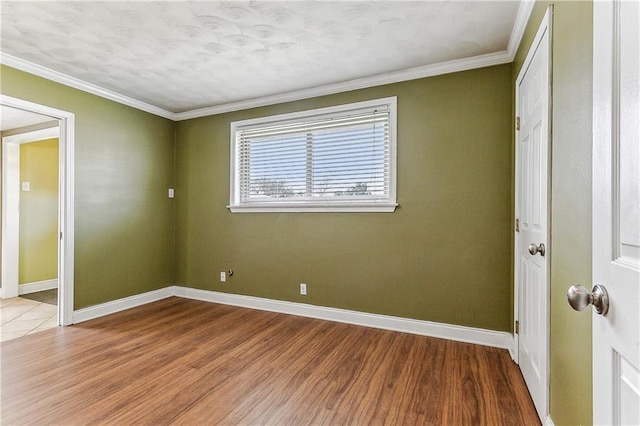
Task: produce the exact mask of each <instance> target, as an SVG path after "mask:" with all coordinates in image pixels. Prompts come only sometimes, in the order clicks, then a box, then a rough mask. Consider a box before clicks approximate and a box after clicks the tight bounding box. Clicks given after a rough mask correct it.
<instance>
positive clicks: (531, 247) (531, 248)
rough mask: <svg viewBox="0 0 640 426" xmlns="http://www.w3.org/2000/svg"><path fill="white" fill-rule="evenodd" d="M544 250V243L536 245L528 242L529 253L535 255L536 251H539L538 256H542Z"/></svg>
mask: <svg viewBox="0 0 640 426" xmlns="http://www.w3.org/2000/svg"><path fill="white" fill-rule="evenodd" d="M545 252H546V249H545V248H544V244H542V243H540V245H539V246H537V245H536V244H535V243H531V244H529V253H531V254H532V255H533V256H535V255H536V253H540V256H542V257H544V253H545Z"/></svg>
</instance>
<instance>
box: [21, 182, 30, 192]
mask: <svg viewBox="0 0 640 426" xmlns="http://www.w3.org/2000/svg"><path fill="white" fill-rule="evenodd" d="M22 190H23V191H24V192H28V191H31V182H22Z"/></svg>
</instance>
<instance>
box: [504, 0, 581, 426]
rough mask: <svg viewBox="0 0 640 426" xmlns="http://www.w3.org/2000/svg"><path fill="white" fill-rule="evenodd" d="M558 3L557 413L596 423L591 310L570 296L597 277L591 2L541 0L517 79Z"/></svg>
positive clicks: (554, 199)
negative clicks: (593, 253)
mask: <svg viewBox="0 0 640 426" xmlns="http://www.w3.org/2000/svg"><path fill="white" fill-rule="evenodd" d="M549 5H553V7H554V9H553V32H552V37H553V38H552V44H553V47H552V49H553V53H552V63H553V65H552V66H553V68H552V73H553V89H552V101H553V103H552V105H553V106H552V108H553V112H552V120H553V124H552V126H553V136H552V141H551V152H552V153H551V155H552V160H551V314H550V315H551V317H550V326H551V330H550V332H551V342H550V345H551V360H550V361H551V363H550V388H551V389H550V402H551V418H552V420H553V421H554V423H555V424H556V425H568V424H575V425H577V424H584V425H586V424H591V422H592V403H591V392H592V379H591V312H590V310H585V311H583V312H576V311H573V310H572V309H571V308H570V307H569V305H568V304H567V296H566V294H567V289H568V288H569V286H571V285H573V284H577V283H582V284H584V285H585V286H589V285H590V283H591V282H592V281H591V155H592V149H591V125H592V123H591V114H592V111H591V110H592V95H591V92H592V80H591V78H592V42H593V39H592V34H593V4H592V3H591V2H586V1H581V2H565V1H557V2H549V1H537V2H536V4H535V8H534V10H533V14H532V16H531V19H530V21H529V24H528V26H527V30H526V33H525V37H524V39H523V42H522V44H521V46H520V49H519V50H518V54H517V55H516V59H515V61H514V74H513V79H514V85H515V79H516V77H517V75H518V72H519V71H520V68H521V67H522V62H523V61H524V58H525V56H526V54H527V51H528V49H529V46H530V45H531V42H532V40H533V37H534V36H535V33H536V31H537V29H538V26H539V25H540V22H541V20H542V17H543V15H544V13H545V10H546V8H547V6H549Z"/></svg>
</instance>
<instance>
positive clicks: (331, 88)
mask: <svg viewBox="0 0 640 426" xmlns="http://www.w3.org/2000/svg"><path fill="white" fill-rule="evenodd" d="M534 3H535V2H534V0H523V1H521V2H520V6H519V8H518V14H517V15H516V21H515V23H514V26H513V28H512V30H511V36H510V39H509V44H508V45H507V50H505V51H501V52H494V53H489V54H486V55H479V56H474V57H472V58H465V59H456V60H452V61H447V62H441V63H437V64H431V65H425V66H421V67H415V68H409V69H406V70H402V71H396V72H390V73H386V74H379V75H375V76H371V77H364V78H358V79H354V80H349V81H344V82H340V83H334V84H327V85H323V86H319V87H313V88H309V89H303V90H296V91H293V92H287V93H282V94H277V95H271V96H264V97H260V98H255V99H248V100H243V101H238V102H230V103H226V104H221V105H214V106H210V107H206V108H199V109H194V110H191V111H185V112H179V113H175V112H171V111H168V110H165V109H163V108H159V107H157V106H154V105H151V104H148V103H146V102H142V101H139V100H137V99H133V98H130V97H128V96H125V95H122V94H120V93H117V92H114V91H112V90H108V89H105V88H102V87H99V86H96V85H95V84H92V83H87V82H85V81H82V80H79V79H77V78H75V77H71V76H69V75H67V74H63V73H60V72H58V71H54V70H52V69H49V68H46V67H43V66H41V65H37V64H34V63H32V62H29V61H25V60H24V59H20V58H17V57H15V56H12V55H8V54H6V53H0V63H2V64H4V65H7V66H10V67H12V68H16V69H19V70H21V71H25V72H28V73H30V74H34V75H37V76H40V77H44V78H46V79H49V80H52V81H55V82H57V83H60V84H64V85H66V86H70V87H73V88H75V89H79V90H82V91H85V92H88V93H92V94H94V95H97V96H100V97H103V98H106V99H109V100H112V101H115V102H118V103H121V104H124V105H128V106H130V107H133V108H136V109H139V110H142V111H145V112H148V113H151V114H155V115H159V116H160V117H164V118H168V119H169V120H173V121H182V120H189V119H191V118H199V117H206V116H209V115H215V114H222V113H225V112H232V111H240V110H244V109H249V108H256V107H260V106H266V105H274V104H279V103H283V102H291V101H297V100H301V99H309V98H315V97H318V96H324V95H331V94H335V93H341V92H347V91H351V90H357V89H365V88H368V87H375V86H382V85H385V84H392V83H399V82H402V81H409V80H416V79H420V78H425V77H433V76H437V75H443V74H449V73H454V72H460V71H467V70H472V69H476V68H483V67H490V66H494V65H500V64H507V63H510V62H512V61H513V58H514V57H515V54H516V52H517V50H518V47H519V46H520V42H521V40H522V35H523V34H524V30H525V28H526V26H527V22H528V21H529V16H530V15H531V11H532V10H533V5H534Z"/></svg>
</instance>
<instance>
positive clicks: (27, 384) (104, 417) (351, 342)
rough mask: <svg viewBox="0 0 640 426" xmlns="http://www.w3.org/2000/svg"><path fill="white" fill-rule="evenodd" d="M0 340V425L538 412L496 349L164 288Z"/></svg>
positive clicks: (523, 417)
mask: <svg viewBox="0 0 640 426" xmlns="http://www.w3.org/2000/svg"><path fill="white" fill-rule="evenodd" d="M0 350H1V356H2V360H1V363H2V364H1V366H2V370H1V374H2V378H1V381H2V389H1V391H2V393H1V401H0V402H1V405H0V407H1V410H2V413H1V418H0V419H1V423H2V424H5V425H14V424H38V425H42V424H72V425H82V424H117V425H129V424H149V425H160V424H170V423H171V424H192V425H204V424H211V425H221V424H228V425H236V424H242V425H245V424H247V425H253V424H278V425H311V424H314V425H315V424H326V425H352V424H357V425H383V424H388V425H416V424H435V425H447V424H448V425H479V424H490V425H498V424H509V425H530V424H539V421H538V418H537V416H536V413H535V409H534V407H533V403H532V402H531V399H530V397H529V394H528V392H527V389H526V387H525V385H524V381H523V379H522V376H521V374H520V372H519V370H518V368H517V366H516V365H515V364H514V363H513V362H512V361H511V359H510V357H509V354H508V353H507V351H505V350H501V349H495V348H488V347H483V346H476V345H471V344H465V343H457V342H451V341H447V340H441V339H434V338H429V337H423V336H416V335H411V334H404V333H398V332H392V331H385V330H378V329H373V328H366V327H358V326H353V325H347V324H340V323H335V322H328V321H321V320H315V319H309V318H301V317H296V316H291V315H283V314H276V313H271V312H262V311H256V310H250V309H243V308H237V307H232V306H224V305H218V304H212V303H207V302H199V301H194V300H187V299H181V298H175V297H174V298H169V299H165V300H162V301H159V302H155V303H152V304H149V305H145V306H141V307H139V308H135V309H130V310H128V311H124V312H120V313H118V314H114V315H110V316H107V317H103V318H100V319H96V320H93V321H88V322H85V323H81V324H78V325H75V326H71V327H58V328H57V329H53V330H47V331H43V332H41V333H38V334H34V335H31V336H26V337H24V338H19V339H16V340H12V341H8V342H4V343H2V344H1V346H0Z"/></svg>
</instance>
